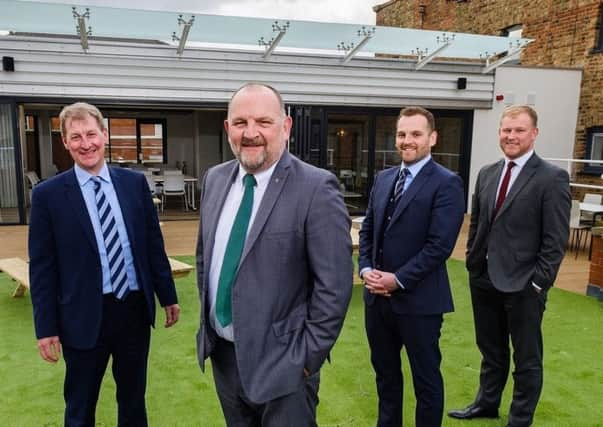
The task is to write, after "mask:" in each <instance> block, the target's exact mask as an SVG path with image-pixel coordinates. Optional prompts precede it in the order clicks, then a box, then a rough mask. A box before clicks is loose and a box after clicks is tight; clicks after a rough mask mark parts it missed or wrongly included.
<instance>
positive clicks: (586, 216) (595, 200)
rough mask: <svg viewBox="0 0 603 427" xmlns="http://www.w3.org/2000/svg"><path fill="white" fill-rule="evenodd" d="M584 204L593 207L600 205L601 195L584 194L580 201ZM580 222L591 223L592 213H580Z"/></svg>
mask: <svg viewBox="0 0 603 427" xmlns="http://www.w3.org/2000/svg"><path fill="white" fill-rule="evenodd" d="M582 201H583V202H584V203H591V204H593V205H600V204H601V195H600V194H595V193H586V194H584V199H583V200H582ZM580 220H581V221H582V222H588V223H592V222H593V213H591V212H582V213H581V216H580Z"/></svg>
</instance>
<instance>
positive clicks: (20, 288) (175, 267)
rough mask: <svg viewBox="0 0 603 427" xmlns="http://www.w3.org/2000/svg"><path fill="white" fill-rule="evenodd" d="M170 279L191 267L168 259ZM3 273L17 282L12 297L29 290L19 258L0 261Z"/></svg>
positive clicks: (26, 273) (25, 269) (24, 266)
mask: <svg viewBox="0 0 603 427" xmlns="http://www.w3.org/2000/svg"><path fill="white" fill-rule="evenodd" d="M168 260H169V262H170V268H171V269H172V277H173V278H174V279H178V278H181V277H186V276H188V274H189V273H190V272H191V271H192V270H193V266H192V265H189V264H186V263H184V262H181V261H178V260H175V259H172V258H168ZM2 271H3V272H5V273H6V274H8V275H9V276H10V278H11V279H13V281H15V282H17V288H16V289H15V291H14V292H13V297H22V296H23V295H25V292H26V291H27V290H28V289H29V264H28V263H27V262H26V261H24V260H22V259H21V258H4V259H0V272H2Z"/></svg>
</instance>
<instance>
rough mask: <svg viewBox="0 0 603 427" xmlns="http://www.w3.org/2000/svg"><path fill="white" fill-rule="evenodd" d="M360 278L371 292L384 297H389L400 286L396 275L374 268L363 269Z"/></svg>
mask: <svg viewBox="0 0 603 427" xmlns="http://www.w3.org/2000/svg"><path fill="white" fill-rule="evenodd" d="M362 280H364V287H365V288H366V289H367V290H368V291H369V292H370V293H371V294H375V295H381V296H384V297H391V294H392V292H394V291H396V290H398V289H399V288H400V286H399V285H398V282H397V281H396V276H395V275H394V274H393V273H388V272H387V271H381V270H376V269H373V270H370V271H365V272H364V273H363V274H362Z"/></svg>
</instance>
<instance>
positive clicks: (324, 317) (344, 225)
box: [305, 174, 353, 373]
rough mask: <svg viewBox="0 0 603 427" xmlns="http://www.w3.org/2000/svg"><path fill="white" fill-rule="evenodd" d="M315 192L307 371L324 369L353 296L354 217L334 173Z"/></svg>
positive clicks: (309, 231) (309, 223) (309, 226)
mask: <svg viewBox="0 0 603 427" xmlns="http://www.w3.org/2000/svg"><path fill="white" fill-rule="evenodd" d="M326 176H327V177H326V179H323V180H322V182H321V183H320V184H319V185H318V187H317V188H316V189H315V191H314V194H313V196H312V198H313V199H312V201H311V204H310V208H309V211H308V216H307V218H306V242H307V243H306V247H307V256H308V264H309V269H310V278H311V280H312V289H311V295H310V297H309V304H308V318H307V320H306V328H305V341H306V369H308V370H309V371H310V372H311V373H314V372H316V371H318V370H319V369H320V367H321V366H322V364H323V363H324V361H325V359H326V358H327V356H328V354H329V351H330V350H331V348H332V347H333V345H334V344H335V340H336V339H337V337H338V335H339V332H340V331H341V327H342V326H343V320H344V317H345V314H346V312H347V309H348V305H349V303H350V298H351V294H352V275H353V265H352V240H351V237H350V217H349V215H348V213H347V209H346V208H345V204H344V202H343V197H342V196H341V193H340V192H339V188H338V185H337V179H336V178H335V176H333V175H332V174H328V175H326Z"/></svg>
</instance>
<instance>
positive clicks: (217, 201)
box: [202, 161, 239, 271]
mask: <svg viewBox="0 0 603 427" xmlns="http://www.w3.org/2000/svg"><path fill="white" fill-rule="evenodd" d="M238 172H239V163H238V162H234V161H233V162H232V167H231V168H225V169H224V174H223V176H222V177H216V178H215V181H214V182H215V184H214V185H218V186H220V190H218V191H217V192H216V193H215V196H214V197H212V198H211V199H210V200H204V201H203V203H204V204H205V205H206V206H211V208H210V213H209V214H208V215H207V218H205V219H206V221H205V222H206V223H205V224H203V225H202V226H203V227H207V229H208V230H209V235H208V239H207V242H208V243H209V245H208V246H209V247H207V248H205V249H204V251H203V254H204V257H205V259H204V260H203V261H204V264H205V265H207V266H209V265H211V259H212V255H213V251H214V241H215V238H216V229H217V227H218V221H219V219H220V214H221V213H222V208H223V207H224V202H225V201H226V196H228V193H229V192H230V187H231V186H232V182H233V181H234V180H235V179H236V177H237V174H238ZM223 182H225V183H226V184H225V185H222V183H223ZM208 271H209V270H208Z"/></svg>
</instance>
